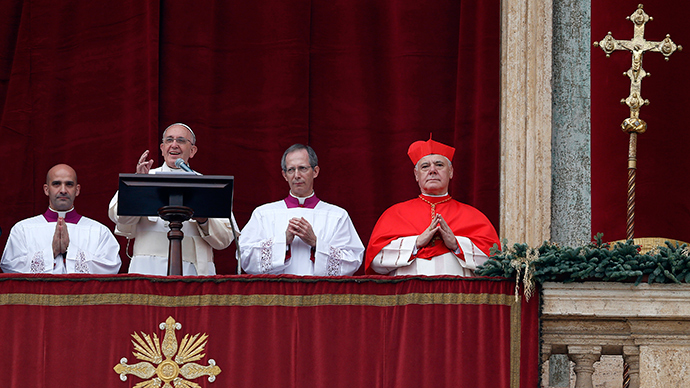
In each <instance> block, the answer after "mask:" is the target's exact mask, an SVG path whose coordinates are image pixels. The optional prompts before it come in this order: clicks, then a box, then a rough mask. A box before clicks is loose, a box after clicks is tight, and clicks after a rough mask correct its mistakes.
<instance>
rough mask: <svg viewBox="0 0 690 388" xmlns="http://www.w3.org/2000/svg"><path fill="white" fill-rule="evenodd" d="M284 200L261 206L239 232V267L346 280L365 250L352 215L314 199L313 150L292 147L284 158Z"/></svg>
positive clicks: (315, 161)
mask: <svg viewBox="0 0 690 388" xmlns="http://www.w3.org/2000/svg"><path fill="white" fill-rule="evenodd" d="M281 167H282V169H283V178H285V180H286V181H287V182H288V185H289V186H290V194H289V195H288V196H287V198H285V199H283V200H280V201H277V202H272V203H268V204H265V205H262V206H259V207H258V208H256V209H255V210H254V212H253V213H252V216H251V219H250V220H249V222H248V223H247V225H246V226H245V227H244V229H242V237H241V238H240V241H239V245H240V251H241V265H242V268H243V269H244V270H245V271H246V272H248V273H251V274H293V275H315V276H340V275H344V276H348V275H352V274H354V273H355V271H357V269H358V268H359V266H360V265H361V264H362V257H363V254H364V245H362V241H361V240H360V239H359V236H358V235H357V231H356V230H355V227H354V225H353V224H352V221H351V220H350V216H349V215H348V214H347V212H346V211H345V210H344V209H342V208H340V207H338V206H335V205H331V204H329V203H326V202H324V201H321V200H320V199H318V198H317V197H316V195H315V194H314V179H315V178H316V177H317V176H318V175H319V166H318V159H317V157H316V153H315V152H314V150H313V149H312V148H311V147H309V146H305V145H302V144H295V145H293V146H291V147H290V148H288V149H287V150H286V151H285V153H284V154H283V159H282V162H281Z"/></svg>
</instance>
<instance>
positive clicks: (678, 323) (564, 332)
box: [541, 282, 690, 388]
mask: <svg viewBox="0 0 690 388" xmlns="http://www.w3.org/2000/svg"><path fill="white" fill-rule="evenodd" d="M542 298H543V299H542V301H543V306H542V314H541V325H542V360H544V361H546V360H547V359H549V357H550V356H551V355H554V354H567V355H568V357H569V358H570V359H571V360H572V361H574V362H575V363H576V366H575V372H576V374H577V380H578V381H577V384H576V387H578V388H579V387H592V382H591V375H592V372H593V370H594V369H593V364H594V363H595V362H596V361H598V360H599V358H600V356H601V355H621V356H623V358H624V360H625V361H626V362H627V363H628V365H629V367H630V368H629V369H630V376H631V384H630V387H631V388H637V387H640V386H642V387H664V388H665V387H678V386H684V385H683V384H684V382H687V381H690V369H689V368H687V367H685V366H686V365H690V284H646V283H643V284H640V285H637V286H635V285H634V284H632V283H608V282H584V283H568V284H564V283H551V282H549V283H545V284H544V286H543V287H542ZM621 373H622V371H621Z"/></svg>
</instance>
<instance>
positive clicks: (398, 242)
mask: <svg viewBox="0 0 690 388" xmlns="http://www.w3.org/2000/svg"><path fill="white" fill-rule="evenodd" d="M417 237H418V236H407V237H400V238H397V239H395V240H393V241H391V242H390V243H388V245H386V246H385V247H383V249H381V252H379V253H378V254H377V255H376V256H374V259H373V260H372V262H371V268H372V269H373V270H374V271H376V272H377V273H380V274H382V275H387V274H388V273H390V272H391V271H393V270H395V269H397V268H400V267H407V266H408V265H410V264H411V263H412V261H411V260H410V259H411V258H412V252H413V251H414V248H415V243H416V242H417Z"/></svg>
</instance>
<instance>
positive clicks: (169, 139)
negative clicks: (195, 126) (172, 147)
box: [163, 136, 194, 145]
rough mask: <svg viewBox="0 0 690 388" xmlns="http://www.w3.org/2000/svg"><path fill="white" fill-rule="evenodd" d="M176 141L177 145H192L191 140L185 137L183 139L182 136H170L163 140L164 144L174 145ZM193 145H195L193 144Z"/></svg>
mask: <svg viewBox="0 0 690 388" xmlns="http://www.w3.org/2000/svg"><path fill="white" fill-rule="evenodd" d="M174 141H176V142H177V144H179V145H185V144H187V143H190V144H192V141H191V140H189V139H187V138H185V137H182V136H180V137H172V136H168V137H166V138H164V139H163V143H165V144H172V143H173V142H174ZM192 145H194V144H192Z"/></svg>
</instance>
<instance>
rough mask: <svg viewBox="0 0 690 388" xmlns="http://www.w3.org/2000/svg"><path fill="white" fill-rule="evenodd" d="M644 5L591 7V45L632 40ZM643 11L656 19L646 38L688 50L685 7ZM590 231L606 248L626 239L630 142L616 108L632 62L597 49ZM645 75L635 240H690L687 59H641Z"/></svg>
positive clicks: (614, 1) (654, 1)
mask: <svg viewBox="0 0 690 388" xmlns="http://www.w3.org/2000/svg"><path fill="white" fill-rule="evenodd" d="M638 4H639V2H637V1H635V2H632V1H626V0H611V1H605V2H603V1H599V2H597V1H593V2H592V40H593V41H600V40H601V39H603V38H604V37H605V36H606V33H607V32H609V31H611V33H612V34H613V37H614V38H616V39H632V37H633V23H632V22H630V21H628V20H626V19H625V17H626V16H629V15H631V14H632V13H633V12H634V11H635V10H636V9H637V5H638ZM644 11H645V12H646V13H647V14H649V15H650V16H652V17H653V18H654V20H652V21H650V22H648V23H647V24H646V28H645V35H644V37H645V39H647V40H651V41H661V40H663V39H664V38H665V37H666V34H670V35H671V39H673V41H674V42H676V43H677V44H679V45H683V46H686V47H688V45H690V30H689V29H688V28H687V17H686V15H687V14H688V12H690V3H688V2H687V1H684V0H663V1H662V0H650V1H645V2H644ZM591 58H592V232H593V233H598V232H603V233H604V239H605V240H608V241H612V240H618V239H625V238H626V209H627V206H626V202H627V180H628V175H627V160H628V157H627V156H628V139H629V135H628V134H626V133H624V132H622V131H621V127H620V124H621V123H622V122H623V120H624V119H625V118H626V117H628V116H629V114H630V110H629V108H628V107H627V106H626V105H621V104H620V103H619V101H620V100H621V99H624V98H627V97H628V95H629V94H630V79H629V78H628V77H627V76H625V77H623V76H621V74H622V73H623V72H626V71H627V70H628V69H629V68H630V66H631V61H632V56H631V54H630V53H629V52H627V51H617V52H614V53H613V54H611V57H610V58H606V55H605V53H604V52H603V51H602V50H601V49H600V48H592V53H591ZM642 65H643V68H644V69H645V70H646V71H647V72H649V73H651V74H652V75H653V77H649V78H645V79H644V80H643V81H642V98H645V99H648V100H649V101H650V105H649V106H644V107H642V109H641V111H640V118H641V119H643V120H645V121H646V122H647V125H648V129H647V132H646V133H643V134H641V135H638V144H637V179H636V204H635V237H664V238H670V239H678V240H682V241H690V223H689V222H688V219H690V202H689V201H688V199H687V197H688V196H687V194H686V193H687V192H688V190H690V181H688V179H687V178H686V176H685V173H686V172H687V171H688V170H690V160H688V158H686V157H685V156H686V155H687V145H688V144H689V143H690V132H689V131H688V130H687V128H685V118H686V116H685V115H686V110H687V106H688V105H689V104H690V95H688V93H687V91H688V90H689V88H690V77H688V69H690V56H689V55H688V53H687V52H686V51H680V52H676V53H674V54H673V55H672V56H671V57H670V60H669V61H668V62H666V61H664V57H663V55H662V54H661V53H647V54H645V55H644V60H643V63H642Z"/></svg>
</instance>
